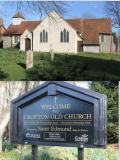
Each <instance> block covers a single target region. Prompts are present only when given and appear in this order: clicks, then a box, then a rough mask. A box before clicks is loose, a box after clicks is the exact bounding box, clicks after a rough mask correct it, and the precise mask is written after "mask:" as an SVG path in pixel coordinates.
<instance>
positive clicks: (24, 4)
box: [4, 1, 66, 16]
mask: <svg viewBox="0 0 120 160" xmlns="http://www.w3.org/2000/svg"><path fill="white" fill-rule="evenodd" d="M4 3H5V6H6V5H7V8H8V9H9V8H11V7H15V8H16V10H18V11H21V12H26V11H28V12H33V13H36V14H39V15H41V16H42V15H44V13H45V14H47V15H48V14H49V13H50V12H51V11H53V10H54V11H56V12H57V13H59V14H61V15H63V14H64V13H65V11H66V9H65V6H66V3H65V2H61V1H7V2H4Z"/></svg>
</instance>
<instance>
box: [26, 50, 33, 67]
mask: <svg viewBox="0 0 120 160" xmlns="http://www.w3.org/2000/svg"><path fill="white" fill-rule="evenodd" d="M32 67H33V51H32V50H29V51H27V52H26V69H30V68H32Z"/></svg>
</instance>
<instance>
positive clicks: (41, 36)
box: [40, 32, 42, 42]
mask: <svg viewBox="0 0 120 160" xmlns="http://www.w3.org/2000/svg"><path fill="white" fill-rule="evenodd" d="M40 42H42V32H40Z"/></svg>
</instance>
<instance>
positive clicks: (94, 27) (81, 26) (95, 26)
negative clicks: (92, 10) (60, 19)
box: [66, 18, 112, 44]
mask: <svg viewBox="0 0 120 160" xmlns="http://www.w3.org/2000/svg"><path fill="white" fill-rule="evenodd" d="M66 21H67V22H68V23H69V24H70V25H71V26H72V27H73V28H74V29H75V30H76V31H77V32H78V33H81V34H82V35H83V38H84V39H85V42H84V44H99V34H101V33H102V34H112V26H111V19H109V18H100V19H69V20H66Z"/></svg>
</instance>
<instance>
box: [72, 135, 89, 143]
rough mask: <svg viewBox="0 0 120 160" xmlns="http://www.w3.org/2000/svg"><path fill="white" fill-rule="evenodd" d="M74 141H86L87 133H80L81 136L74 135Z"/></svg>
mask: <svg viewBox="0 0 120 160" xmlns="http://www.w3.org/2000/svg"><path fill="white" fill-rule="evenodd" d="M75 141H76V142H88V135H87V134H82V135H81V137H78V136H75Z"/></svg>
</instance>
